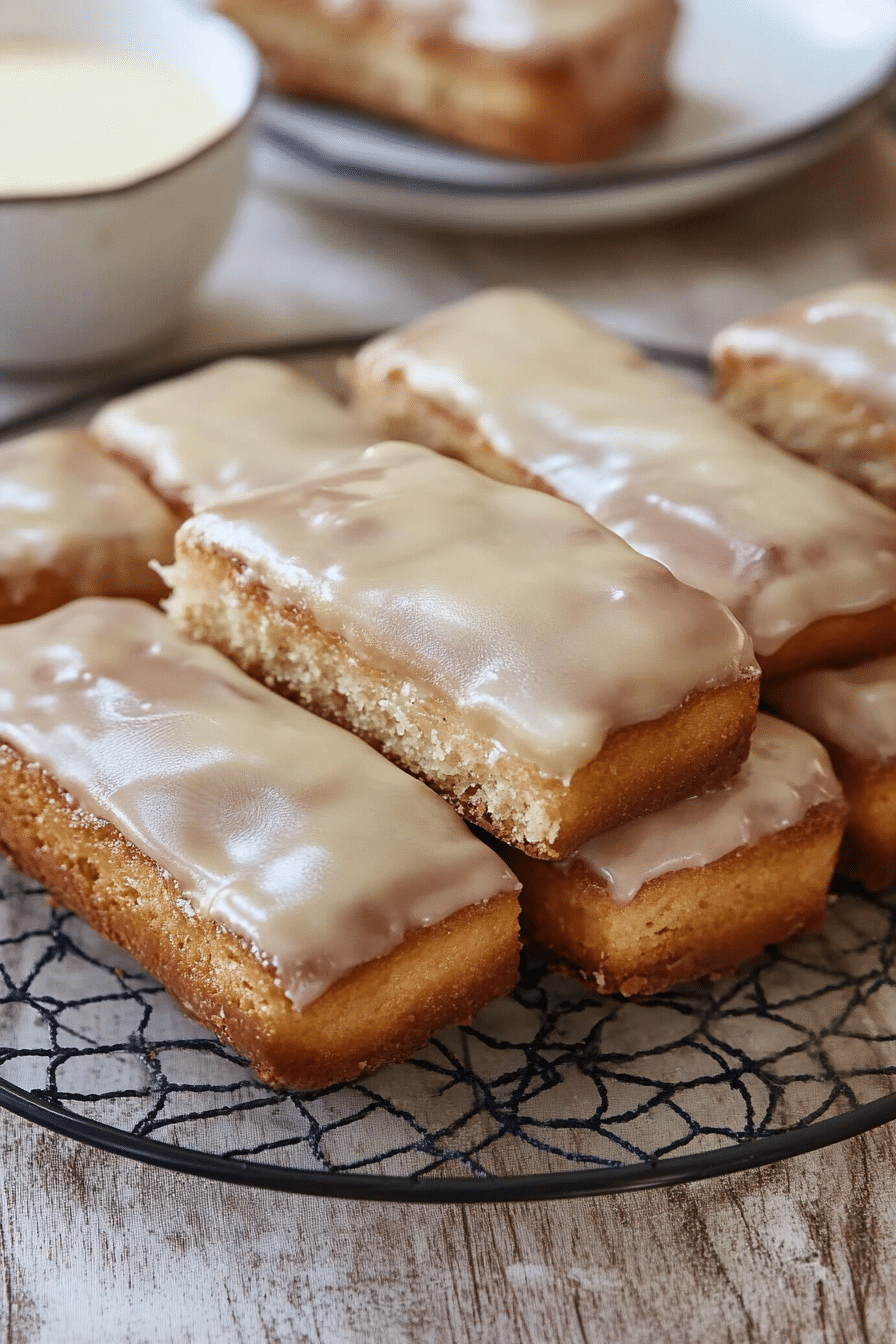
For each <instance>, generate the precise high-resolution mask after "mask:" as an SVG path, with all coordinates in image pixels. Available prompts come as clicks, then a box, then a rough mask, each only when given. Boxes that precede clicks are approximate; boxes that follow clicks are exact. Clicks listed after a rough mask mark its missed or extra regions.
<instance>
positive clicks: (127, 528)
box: [0, 429, 176, 603]
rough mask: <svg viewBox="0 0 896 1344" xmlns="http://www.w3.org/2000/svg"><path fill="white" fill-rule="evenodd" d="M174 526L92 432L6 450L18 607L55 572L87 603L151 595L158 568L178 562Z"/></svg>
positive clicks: (2, 476) (1, 495) (0, 485)
mask: <svg viewBox="0 0 896 1344" xmlns="http://www.w3.org/2000/svg"><path fill="white" fill-rule="evenodd" d="M175 526H176V524H175V521H174V518H173V517H172V515H171V513H170V512H169V510H168V509H167V508H166V507H165V505H164V504H162V502H161V501H160V500H158V499H156V497H155V495H153V494H152V493H151V492H150V491H149V490H147V489H146V487H145V486H144V485H141V483H140V482H139V481H138V480H136V479H135V477H134V476H133V475H132V473H131V472H129V471H127V470H126V469H125V468H124V467H121V466H119V465H118V463H116V462H110V461H109V459H108V458H107V457H106V456H105V454H104V453H102V452H101V451H100V449H99V446H98V445H97V443H96V441H95V440H94V439H93V438H92V436H91V435H90V434H87V433H85V431H84V430H80V429H52V430H44V431H42V432H40V433H37V434H29V435H28V436H27V437H25V438H22V439H15V440H13V441H12V442H9V443H6V444H3V445H2V447H0V577H2V579H3V583H4V587H5V588H6V591H7V592H8V594H9V597H10V599H11V600H12V601H13V602H14V603H20V602H23V601H24V600H25V599H26V598H27V597H28V595H29V593H31V592H32V590H33V589H34V587H35V585H36V584H37V582H38V581H39V579H40V577H41V572H42V571H47V570H56V571H57V572H64V575H65V579H66V581H67V582H68V583H71V584H72V585H73V586H74V588H75V590H76V591H77V592H78V593H80V594H82V595H87V594H95V593H114V594H118V595H130V594H133V595H135V596H137V595H142V594H143V593H145V592H147V591H148V589H149V586H150V578H151V576H150V574H149V572H148V569H147V566H148V564H149V562H150V560H160V561H162V562H165V561H167V560H169V559H170V558H171V554H172V551H173V546H174V531H175Z"/></svg>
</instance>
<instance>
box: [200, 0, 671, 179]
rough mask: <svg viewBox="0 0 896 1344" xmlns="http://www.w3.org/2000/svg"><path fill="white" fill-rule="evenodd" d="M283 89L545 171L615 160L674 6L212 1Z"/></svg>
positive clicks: (651, 83) (658, 101)
mask: <svg viewBox="0 0 896 1344" xmlns="http://www.w3.org/2000/svg"><path fill="white" fill-rule="evenodd" d="M217 8H218V9H219V10H220V11H221V13H222V14H226V15H227V16H228V18H231V19H233V20H234V21H235V22H236V23H239V24H241V26H242V27H243V28H245V30H246V32H247V33H248V34H249V36H250V37H251V38H252V39H253V40H254V42H255V43H256V44H257V46H258V47H259V48H260V49H261V52H262V55H263V56H264V57H265V59H266V61H267V65H268V71H269V77H270V82H271V84H272V85H273V87H274V88H275V89H277V90H279V91H280V92H281V93H287V94H301V95H303V96H306V97H312V98H325V99H328V100H331V101H333V102H338V103H346V104H348V105H349V106H350V107H355V108H362V109H364V110H365V111H368V112H373V113H376V114H378V115H380V116H383V117H392V118H395V119H396V120H399V121H405V122H408V123H410V124H411V125H412V126H416V127H418V128H419V129H421V130H424V131H428V132H429V133H430V134H432V135H437V136H440V137H442V138H444V139H446V140H456V141H459V142H460V143H461V144H464V145H469V146H471V147H472V148H474V149H480V150H486V151H488V152H491V153H495V154H504V155H509V156H512V157H514V158H522V159H535V160H542V161H544V162H549V163H580V162H587V161H589V160H592V159H604V158H608V157H609V156H610V155H612V154H616V153H618V152H619V151H620V150H621V149H623V148H624V147H625V145H626V144H627V143H628V142H629V141H630V140H631V139H632V138H633V137H634V136H635V135H636V134H637V133H638V132H639V131H640V130H642V129H643V128H644V127H645V126H648V125H650V123H651V122H653V121H655V120H656V118H657V117H658V116H659V115H660V113H661V112H662V111H663V109H664V108H665V106H666V104H667V102H668V99H669V93H668V88H667V83H666V58H667V55H668V51H669V45H670V42H671V40H672V35H673V31H674V27H675V19H676V14H677V4H676V0H217Z"/></svg>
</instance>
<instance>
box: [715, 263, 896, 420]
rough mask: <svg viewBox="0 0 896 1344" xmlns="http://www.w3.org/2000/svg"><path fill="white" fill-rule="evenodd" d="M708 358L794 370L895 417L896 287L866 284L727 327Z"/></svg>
mask: <svg viewBox="0 0 896 1344" xmlns="http://www.w3.org/2000/svg"><path fill="white" fill-rule="evenodd" d="M712 354H713V358H714V359H715V360H717V361H718V360H721V359H722V358H723V357H724V356H725V355H726V354H732V355H735V356H737V358H739V359H773V360H781V361H783V362H784V363H786V364H797V365H800V366H801V367H803V368H806V369H810V370H811V371H812V372H814V373H818V374H821V376H822V377H824V378H828V379H830V381H831V382H832V383H833V384H834V385H835V386H837V387H840V388H844V389H847V390H849V391H852V392H856V393H858V394H859V395H861V396H862V397H865V398H867V400H868V401H869V402H871V403H872V404H873V405H876V406H879V407H880V408H881V409H883V410H885V411H896V285H886V284H882V283H879V282H873V281H866V282H863V283H861V284H855V285H844V286H843V287H842V288H841V289H832V290H829V291H828V292H826V293H824V294H813V295H811V296H810V297H809V298H805V299H796V300H794V301H793V302H792V303H785V304H783V305H782V306H781V307H780V308H776V309H774V311H773V312H770V313H763V314H762V315H761V316H759V317H751V318H747V319H745V320H744V321H743V322H735V323H734V324H733V325H732V326H730V327H727V328H726V329H725V330H724V331H722V332H720V333H719V335H718V336H717V337H716V338H715V340H714V341H713V345H712Z"/></svg>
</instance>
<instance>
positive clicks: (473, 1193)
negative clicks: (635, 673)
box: [0, 344, 896, 1203]
mask: <svg viewBox="0 0 896 1344" xmlns="http://www.w3.org/2000/svg"><path fill="white" fill-rule="evenodd" d="M281 353H283V352H281ZM340 353H345V347H344V346H342V345H338V346H334V345H332V344H328V345H324V346H320V347H311V348H309V347H307V346H306V347H303V348H302V349H301V351H300V352H299V353H296V352H293V358H292V360H291V362H292V363H294V364H295V366H296V367H299V368H301V369H302V370H303V371H304V372H305V373H306V374H308V375H309V376H311V377H314V378H316V379H318V380H319V381H321V382H322V383H323V384H325V385H327V386H329V387H331V388H332V387H333V386H335V383H336V365H337V362H338V356H339V354H340ZM648 353H650V354H652V355H653V356H654V357H659V358H662V359H663V360H664V361H665V362H666V363H667V364H669V365H670V366H672V367H673V368H676V369H678V370H679V371H681V372H682V373H683V374H684V375H686V376H687V378H688V380H689V381H691V382H693V381H694V380H698V379H699V378H700V376H701V375H702V376H703V377H704V379H705V377H706V372H707V370H706V365H705V363H703V362H702V361H700V360H698V359H695V357H694V356H692V355H689V354H679V353H676V352H674V351H665V352H663V351H657V350H651V351H648ZM123 390H124V388H123V386H122V385H121V384H119V385H117V386H106V387H103V388H98V387H97V388H94V389H93V390H92V392H91V393H89V394H85V395H84V396H82V399H81V403H80V404H77V405H76V404H74V403H71V402H69V403H68V404H67V405H66V407H64V408H63V407H62V406H59V407H57V408H55V410H54V411H53V412H52V413H51V412H47V413H45V416H44V420H45V421H49V420H52V421H55V422H56V423H58V421H59V418H60V417H61V416H62V414H63V410H64V411H65V417H66V418H67V420H68V421H69V422H82V421H84V420H85V419H86V418H87V415H88V414H89V411H90V409H92V407H91V405H90V404H89V399H90V398H92V397H103V398H105V397H107V396H111V395H113V394H114V393H116V392H120V391H123ZM32 424H33V420H32ZM0 451H2V448H0ZM0 1106H3V1107H6V1108H7V1109H9V1110H12V1111H15V1112H16V1113H17V1114H19V1115H22V1116H25V1117H27V1118H28V1119H30V1120H33V1121H36V1122H37V1123H39V1124H41V1125H44V1126H46V1127H47V1128H48V1129H51V1130H55V1131H57V1132H59V1133H63V1134H67V1135H69V1136H71V1137H73V1138H75V1139H79V1140H81V1141H83V1142H85V1143H89V1144H92V1145H94V1146H96V1147H99V1148H104V1149H107V1150H110V1151H112V1152H116V1153H121V1154H124V1155H126V1156H129V1157H132V1158H136V1159H138V1160H141V1161H144V1162H150V1163H153V1164H155V1165H157V1166H163V1167H170V1168H172V1169H175V1170H179V1171H186V1172H190V1173H192V1174H194V1175H197V1176H205V1177H210V1178H212V1179H215V1180H221V1181H229V1182H233V1183H236V1184H241V1185H253V1186H260V1187H266V1188H273V1189H278V1190H284V1191H296V1192H300V1193H304V1194H318V1195H329V1196H333V1197H342V1198H353V1199H374V1200H404V1201H409V1202H430V1203H440V1202H471V1203H472V1202H480V1203H481V1202H485V1201H501V1200H534V1199H556V1198H567V1197H571V1196H576V1195H595V1194H607V1193H614V1192H619V1191H623V1190H629V1189H637V1188H644V1187H646V1186H656V1185H670V1184H676V1183H679V1182H683V1181H694V1180H703V1179H706V1178H708V1177H711V1176H716V1175H719V1174H721V1173H724V1172H732V1171H738V1170H743V1169H745V1168H747V1167H752V1166H758V1165H761V1164H764V1163H767V1162H772V1161H776V1160H778V1159H780V1158H783V1157H788V1156H793V1155H795V1154H797V1153H802V1152H807V1151H809V1150H811V1149H814V1148H819V1147H823V1146H824V1145H826V1144H830V1143H835V1142H838V1141H839V1140H841V1139H844V1138H847V1137H849V1136H851V1135H854V1134H858V1133H861V1132H862V1131H864V1130H867V1129H870V1128H872V1127H873V1126H875V1125H879V1124H882V1123H884V1122H886V1121H889V1120H892V1119H896V891H894V892H890V893H888V894H886V895H884V896H882V897H875V898H871V897H867V896H863V895H861V894H859V893H858V892H857V891H847V890H843V891H841V892H840V894H839V899H837V900H836V903H835V904H833V905H832V908H831V911H830V915H829V918H828V921H827V923H826V926H825V929H824V930H823V932H822V933H819V934H816V935H811V936H809V935H802V936H799V937H796V938H793V939H791V940H790V941H789V942H788V943H786V944H785V945H784V946H783V947H782V948H779V949H769V950H768V951H767V952H766V953H765V954H764V955H763V956H761V957H759V958H757V959H755V960H754V961H752V962H750V963H749V964H747V965H745V966H743V967H741V968H739V970H738V971H737V973H736V974H735V975H732V976H728V977H725V978H722V979H719V980H716V981H714V982H709V981H701V982H699V983H694V984H690V985H685V986H682V987H680V988H678V989H675V990H673V991H669V992H667V993H665V994H661V995H656V996H654V997H652V998H649V999H644V1000H637V999H628V1000H627V999H624V998H622V997H620V996H607V997H602V998H598V997H596V996H594V995H592V994H590V993H589V992H588V991H587V990H586V989H585V988H584V987H583V986H581V985H579V984H578V983H577V982H576V981H574V980H572V979H569V978H567V977H564V976H559V975H552V974H551V973H550V972H549V970H548V969H547V968H546V967H545V966H544V965H543V964H541V963H540V962H539V961H538V960H537V959H536V958H535V957H533V956H530V955H527V956H526V958H524V963H523V971H522V975H521V979H520V982H519V985H518V987H517V989H516V990H515V992H514V993H513V994H512V995H511V996H509V997H508V998H506V999H502V1000H500V1001H499V1002H497V1003H495V1004H491V1005H490V1006H489V1007H488V1008H486V1009H485V1010H484V1011H483V1012H481V1013H480V1014H479V1015H478V1016H477V1017H476V1019H475V1020H474V1022H472V1023H471V1024H470V1025H469V1026H466V1027H458V1028H452V1029H451V1030H448V1031H444V1032H441V1033H439V1035H438V1036H437V1037H435V1038H434V1039H433V1041H432V1042H431V1043H430V1044H429V1045H428V1046H427V1047H426V1048H425V1049H424V1050H422V1051H420V1052H418V1054H416V1055H415V1056H413V1058H411V1059H410V1060H407V1061H406V1062H405V1063H403V1064H400V1065H395V1066H392V1067H389V1068H386V1069H381V1070H380V1071H379V1072H377V1073H376V1074H374V1075H372V1076H371V1077H369V1078H364V1079H361V1080H359V1081H357V1082H355V1083H353V1084H350V1085H346V1086H337V1087H331V1088H327V1089H324V1090H323V1091H320V1092H314V1093H309V1092H305V1093H300V1092H278V1091H275V1090H273V1089H271V1088H269V1087H266V1086H264V1085H263V1084H261V1083H259V1082H258V1080H257V1079H256V1078H255V1077H254V1075H253V1074H252V1072H251V1071H250V1070H249V1069H248V1068H247V1067H246V1065H244V1064H243V1063H242V1061H241V1060H240V1059H239V1058H238V1057H237V1056H236V1055H235V1054H234V1053H233V1051H232V1050H230V1049H228V1048H226V1047H225V1046H223V1045H221V1044H220V1042H219V1041H218V1040H217V1039H216V1038H215V1037H214V1036H212V1035H211V1033H209V1032H207V1031H205V1030H204V1029H203V1028H201V1027H197V1026H196V1025H195V1024H194V1023H192V1022H190V1021H188V1020H187V1019H186V1018H185V1017H184V1016H183V1015H182V1014H181V1013H180V1011H179V1010H178V1009H177V1007H176V1006H175V1004H174V1002H173V1001H172V1000H171V998H170V997H169V996H168V995H167V994H166V993H165V991H164V990H163V989H162V988H161V987H160V986H159V985H158V984H157V983H156V982H155V981H154V980H153V979H152V978H151V977H150V976H148V975H146V974H145V973H144V972H143V971H141V970H140V968H139V967H138V966H137V965H136V964H135V963H134V962H133V961H131V959H130V958H129V957H128V956H127V955H126V954H125V953H123V952H121V951H120V950H119V949H117V948H116V947H114V946H113V945H112V944H110V943H108V942H106V941H105V940H104V939H102V938H101V937H100V936H99V935H98V934H95V933H94V932H93V931H92V930H91V929H89V928H88V927H87V925H85V924H84V923H82V922H81V921H80V920H79V919H77V918H76V917H75V916H74V915H72V914H70V913H68V912H67V911H64V910H62V909H60V908H56V907H51V906H49V905H48V904H47V901H46V899H45V894H44V892H43V891H42V889H41V888H40V887H38V886H37V885H36V884H35V883H34V882H32V881H30V880H29V879H26V878H24V877H22V876H21V875H18V874H16V873H14V872H12V871H10V870H8V869H6V868H5V867H4V866H3V865H2V864H0Z"/></svg>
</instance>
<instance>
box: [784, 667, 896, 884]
mask: <svg viewBox="0 0 896 1344" xmlns="http://www.w3.org/2000/svg"><path fill="white" fill-rule="evenodd" d="M767 699H768V703H769V704H770V706H771V707H772V708H773V709H774V710H776V711H777V712H778V713H779V714H781V715H783V717H784V718H785V719H789V720H790V721H791V722H792V723H798V724H799V725H800V726H801V727H803V728H806V729H807V730H808V731H809V732H811V733H814V734H815V736H816V737H819V738H820V739H821V740H822V741H823V742H824V744H825V746H826V747H827V749H828V751H829V752H830V756H831V760H832V761H833V763H834V769H835V770H836V771H837V775H838V777H839V779H840V782H841V784H842V785H843V790H844V792H845V794H846V801H847V802H848V803H849V825H848V827H847V831H846V839H845V841H844V844H843V851H842V853H841V856H840V867H841V870H842V871H843V872H844V873H846V875H847V876H848V877H853V878H855V879H856V880H857V881H859V882H861V883H862V885H863V886H865V887H867V888H868V889H869V890H870V891H880V890H881V889H882V888H884V887H889V886H891V885H892V884H893V883H894V882H896V658H893V657H890V658H879V659H874V660H873V661H872V662H870V663H863V664H862V665H861V666H859V667H851V668H847V669H844V670H834V669H831V668H827V669H824V670H819V671H817V672H807V673H805V674H804V675H803V676H801V677H794V678H793V679H792V680H791V681H785V682H782V683H781V684H780V685H778V686H774V687H771V688H769V691H768V695H767Z"/></svg>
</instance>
